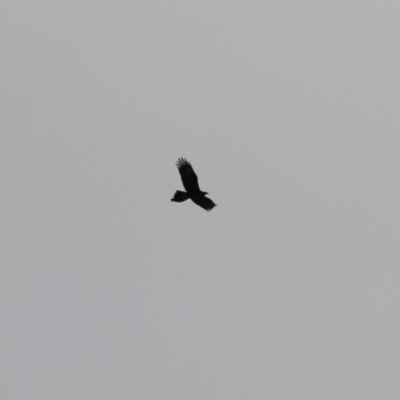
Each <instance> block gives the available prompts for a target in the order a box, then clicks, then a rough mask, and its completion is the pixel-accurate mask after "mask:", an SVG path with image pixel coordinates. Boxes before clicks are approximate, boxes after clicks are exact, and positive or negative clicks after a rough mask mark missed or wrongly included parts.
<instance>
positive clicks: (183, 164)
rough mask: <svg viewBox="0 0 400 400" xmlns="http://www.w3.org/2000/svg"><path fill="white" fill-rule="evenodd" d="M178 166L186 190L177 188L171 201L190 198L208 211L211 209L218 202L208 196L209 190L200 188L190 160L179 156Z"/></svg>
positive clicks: (177, 201)
mask: <svg viewBox="0 0 400 400" xmlns="http://www.w3.org/2000/svg"><path fill="white" fill-rule="evenodd" d="M176 166H177V167H178V170H179V173H180V174H181V179H182V183H183V187H184V188H185V189H186V192H183V191H181V190H177V191H176V192H175V194H174V197H173V198H172V199H171V201H175V202H176V203H182V202H183V201H185V200H187V199H190V200H192V201H193V203H195V204H197V205H198V206H200V207H201V208H204V209H205V210H206V211H211V210H212V209H213V208H214V207H215V206H216V204H215V203H214V202H213V201H212V200H211V199H209V198H208V197H206V194H208V193H207V192H203V191H201V190H200V187H199V182H198V180H197V175H196V173H195V172H194V170H193V167H192V165H191V164H190V162H189V161H187V160H186V159H185V158H179V160H178V161H177V162H176Z"/></svg>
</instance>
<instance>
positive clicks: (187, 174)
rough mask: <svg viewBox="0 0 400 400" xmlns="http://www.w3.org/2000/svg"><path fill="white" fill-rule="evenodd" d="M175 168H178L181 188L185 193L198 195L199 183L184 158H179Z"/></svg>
mask: <svg viewBox="0 0 400 400" xmlns="http://www.w3.org/2000/svg"><path fill="white" fill-rule="evenodd" d="M176 166H177V167H178V170H179V173H180V175H181V179H182V183H183V187H184V188H185V189H186V191H187V192H188V193H189V194H194V193H199V192H200V187H199V181H198V179H197V175H196V173H195V172H194V170H193V167H192V165H191V164H190V162H189V161H187V160H186V159H185V158H180V159H179V160H178V161H177V162H176Z"/></svg>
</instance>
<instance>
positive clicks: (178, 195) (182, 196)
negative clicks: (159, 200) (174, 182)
mask: <svg viewBox="0 0 400 400" xmlns="http://www.w3.org/2000/svg"><path fill="white" fill-rule="evenodd" d="M188 198H189V195H188V194H187V193H186V192H182V191H180V190H177V191H176V192H175V194H174V197H173V198H172V199H171V201H176V202H177V203H182V201H185V200H187V199H188Z"/></svg>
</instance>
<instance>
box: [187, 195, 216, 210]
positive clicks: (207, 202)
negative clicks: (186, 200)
mask: <svg viewBox="0 0 400 400" xmlns="http://www.w3.org/2000/svg"><path fill="white" fill-rule="evenodd" d="M192 200H193V202H194V203H196V204H197V205H198V206H200V207H201V208H204V209H205V210H206V211H211V210H212V209H213V208H214V207H215V206H216V204H215V203H214V202H213V201H212V200H211V199H209V198H208V197H206V196H204V195H203V196H199V197H192Z"/></svg>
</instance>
